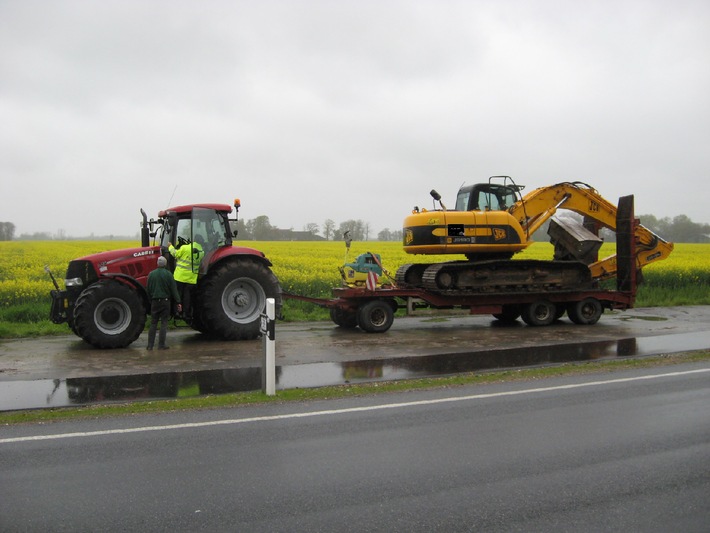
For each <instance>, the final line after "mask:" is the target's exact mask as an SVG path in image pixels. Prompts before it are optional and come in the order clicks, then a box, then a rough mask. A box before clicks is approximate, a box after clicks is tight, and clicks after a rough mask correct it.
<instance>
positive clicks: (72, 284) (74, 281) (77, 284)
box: [64, 278, 84, 288]
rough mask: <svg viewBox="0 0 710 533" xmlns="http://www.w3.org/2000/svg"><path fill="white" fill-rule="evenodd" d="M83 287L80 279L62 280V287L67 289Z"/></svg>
mask: <svg viewBox="0 0 710 533" xmlns="http://www.w3.org/2000/svg"><path fill="white" fill-rule="evenodd" d="M82 285H84V282H83V281H82V279H81V278H67V279H65V280H64V286H65V287H67V288H69V287H81V286H82Z"/></svg>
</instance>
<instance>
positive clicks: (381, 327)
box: [357, 300, 394, 333]
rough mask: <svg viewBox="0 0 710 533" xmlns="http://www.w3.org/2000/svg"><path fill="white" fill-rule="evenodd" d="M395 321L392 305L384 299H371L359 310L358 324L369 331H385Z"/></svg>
mask: <svg viewBox="0 0 710 533" xmlns="http://www.w3.org/2000/svg"><path fill="white" fill-rule="evenodd" d="M393 322H394V310H393V309H392V305H390V304H389V303H388V302H386V301H384V300H371V301H369V302H367V303H366V304H365V305H363V306H362V307H360V308H359V309H358V310H357V325H358V326H360V329H362V330H363V331H367V332H368V333H383V332H385V331H387V330H388V329H390V327H391V326H392V323H393Z"/></svg>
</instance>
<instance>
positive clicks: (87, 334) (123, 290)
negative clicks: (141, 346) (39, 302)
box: [72, 280, 146, 348]
mask: <svg viewBox="0 0 710 533" xmlns="http://www.w3.org/2000/svg"><path fill="white" fill-rule="evenodd" d="M145 317H146V312H145V307H144V306H143V302H142V300H141V297H140V295H139V294H138V293H137V292H136V291H135V290H134V289H132V288H131V287H129V286H128V285H125V284H123V283H120V282H118V281H112V280H102V281H99V282H97V283H94V284H93V285H91V286H89V287H87V288H86V289H84V291H83V292H82V293H81V294H80V295H79V297H78V298H77V299H76V305H75V307H74V319H73V326H72V329H73V330H75V332H76V334H77V335H79V337H81V338H82V339H84V340H85V341H86V342H88V343H89V344H91V345H92V346H95V347H96V348H125V347H126V346H128V345H129V344H131V343H132V342H133V341H134V340H136V339H137V338H138V337H139V336H140V334H141V333H142V331H143V329H144V328H145V320H146V318H145Z"/></svg>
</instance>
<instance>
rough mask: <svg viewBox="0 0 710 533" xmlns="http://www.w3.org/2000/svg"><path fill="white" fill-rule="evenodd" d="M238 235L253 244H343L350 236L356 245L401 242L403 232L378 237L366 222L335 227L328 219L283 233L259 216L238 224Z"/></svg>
mask: <svg viewBox="0 0 710 533" xmlns="http://www.w3.org/2000/svg"><path fill="white" fill-rule="evenodd" d="M237 230H238V232H239V234H238V237H237V238H238V239H242V240H254V241H289V240H291V241H295V240H299V241H337V240H342V239H343V237H344V235H345V234H346V233H348V236H349V238H351V239H352V240H354V241H369V240H378V241H401V240H402V230H395V231H392V230H390V229H389V228H385V229H383V230H381V231H379V232H378V233H377V234H376V235H375V234H374V232H373V230H372V226H370V223H369V222H365V221H363V220H360V219H358V220H352V219H351V220H346V221H345V222H341V223H340V224H339V225H336V223H335V221H334V220H332V219H330V218H329V219H326V221H325V222H323V224H321V225H319V224H317V223H316V222H309V223H308V224H306V225H305V226H303V230H300V231H298V230H294V229H293V228H291V229H286V230H284V229H280V228H278V227H277V226H274V225H272V224H271V221H270V220H269V217H268V216H266V215H261V216H258V217H256V218H254V219H250V220H246V221H245V220H239V222H237Z"/></svg>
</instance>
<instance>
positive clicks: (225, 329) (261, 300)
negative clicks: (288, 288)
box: [194, 259, 282, 340]
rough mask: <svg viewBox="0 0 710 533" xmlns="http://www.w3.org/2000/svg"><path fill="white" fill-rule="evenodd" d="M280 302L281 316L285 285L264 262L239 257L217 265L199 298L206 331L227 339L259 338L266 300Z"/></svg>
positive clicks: (277, 314)
mask: <svg viewBox="0 0 710 533" xmlns="http://www.w3.org/2000/svg"><path fill="white" fill-rule="evenodd" d="M267 298H273V299H274V300H275V302H276V316H280V315H281V305H282V302H281V285H279V280H278V279H277V278H276V276H275V275H274V273H273V272H272V271H271V270H270V269H269V267H267V266H266V265H264V264H262V263H258V262H256V261H253V260H250V259H236V260H233V261H228V262H226V263H223V264H221V265H217V266H215V267H213V269H212V271H211V272H210V273H209V274H208V275H207V277H206V278H205V279H204V281H203V282H202V283H201V287H200V289H199V291H198V294H197V298H196V302H195V303H196V305H197V308H196V309H195V310H194V311H195V312H198V313H199V314H200V317H199V324H200V325H201V326H204V328H205V333H206V334H208V335H210V336H212V337H216V338H219V339H224V340H248V339H255V338H257V337H258V336H259V335H260V333H261V314H262V313H263V312H264V310H265V307H266V299H267Z"/></svg>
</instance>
